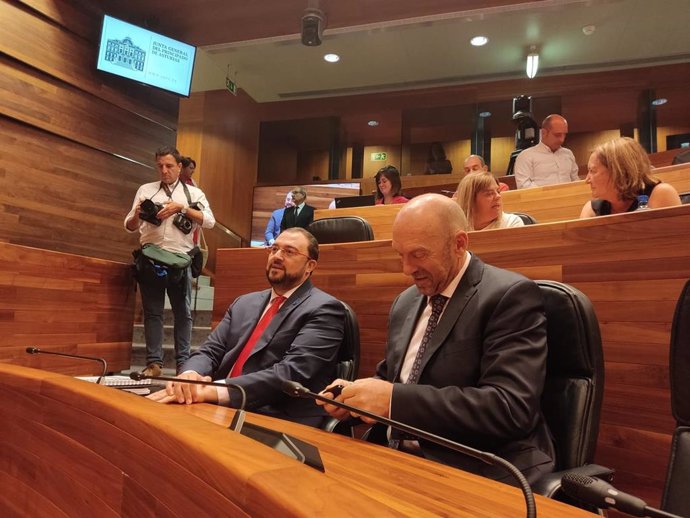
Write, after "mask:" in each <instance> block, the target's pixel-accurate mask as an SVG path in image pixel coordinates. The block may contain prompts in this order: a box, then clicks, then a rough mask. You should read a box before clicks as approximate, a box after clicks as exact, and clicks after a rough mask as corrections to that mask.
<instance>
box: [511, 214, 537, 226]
mask: <svg viewBox="0 0 690 518" xmlns="http://www.w3.org/2000/svg"><path fill="white" fill-rule="evenodd" d="M513 214H515V215H516V216H518V217H519V218H520V219H521V220H522V222H523V223H524V224H525V225H536V224H537V223H538V221H537V220H536V219H534V218H533V217H532V216H530V215H529V214H525V213H524V212H513Z"/></svg>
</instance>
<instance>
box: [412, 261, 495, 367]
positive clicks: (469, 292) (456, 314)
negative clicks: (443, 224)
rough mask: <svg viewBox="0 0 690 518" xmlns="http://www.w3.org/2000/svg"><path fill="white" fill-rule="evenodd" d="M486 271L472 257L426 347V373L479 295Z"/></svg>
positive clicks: (482, 264) (423, 359) (423, 360)
mask: <svg viewBox="0 0 690 518" xmlns="http://www.w3.org/2000/svg"><path fill="white" fill-rule="evenodd" d="M483 271H484V263H482V262H481V260H480V259H478V258H476V257H475V256H472V258H471V259H470V264H469V265H468V267H467V270H466V271H465V274H464V275H463V276H462V279H460V284H458V287H457V288H456V289H455V292H454V293H453V296H452V297H451V298H450V300H449V301H448V302H447V304H446V308H445V310H444V311H443V315H442V316H441V321H440V322H439V323H438V325H437V326H436V329H435V330H434V334H433V336H432V337H431V341H430V342H429V344H428V345H427V346H426V350H425V351H424V357H423V358H422V365H421V371H422V372H424V367H425V366H426V363H427V362H428V361H429V358H431V357H432V356H433V354H434V353H435V352H436V350H437V349H438V348H439V347H441V345H442V344H443V342H445V341H446V338H448V335H449V334H450V332H451V330H452V329H453V328H454V327H455V325H456V324H457V322H458V320H459V319H460V316H461V315H462V313H463V311H465V308H466V307H467V303H468V302H469V301H470V300H471V299H472V297H474V295H475V294H476V293H477V285H478V284H479V282H480V281H481V280H482V273H483Z"/></svg>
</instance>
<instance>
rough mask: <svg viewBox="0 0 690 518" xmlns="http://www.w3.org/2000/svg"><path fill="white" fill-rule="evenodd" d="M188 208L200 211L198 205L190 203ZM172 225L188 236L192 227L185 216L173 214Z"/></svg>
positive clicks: (190, 221)
mask: <svg viewBox="0 0 690 518" xmlns="http://www.w3.org/2000/svg"><path fill="white" fill-rule="evenodd" d="M189 208H190V209H195V210H200V209H199V204H198V203H192V204H191V205H190V206H189ZM173 225H175V226H176V227H177V228H178V229H179V230H180V232H182V233H183V234H189V233H190V232H191V231H192V227H193V226H194V224H193V223H192V220H191V219H189V218H188V217H187V215H186V214H182V213H177V214H175V217H174V218H173Z"/></svg>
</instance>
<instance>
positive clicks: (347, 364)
mask: <svg viewBox="0 0 690 518" xmlns="http://www.w3.org/2000/svg"><path fill="white" fill-rule="evenodd" d="M341 302H342V301H341ZM342 304H343V306H344V307H345V334H344V336H343V343H342V345H341V346H340V350H339V353H338V368H337V373H336V376H337V377H338V378H342V379H345V380H349V381H354V380H355V379H356V378H357V373H358V372H359V323H358V322H357V315H355V312H354V311H352V308H351V307H350V306H349V305H347V304H346V303H345V302H342Z"/></svg>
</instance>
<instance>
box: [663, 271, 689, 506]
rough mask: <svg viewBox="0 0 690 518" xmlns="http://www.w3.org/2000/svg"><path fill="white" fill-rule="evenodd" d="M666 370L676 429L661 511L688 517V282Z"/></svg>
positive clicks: (676, 316) (675, 318)
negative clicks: (668, 371)
mask: <svg viewBox="0 0 690 518" xmlns="http://www.w3.org/2000/svg"><path fill="white" fill-rule="evenodd" d="M669 370H670V379H671V408H672V409H673V417H675V419H676V422H677V424H678V426H677V428H676V431H675V432H674V434H673V442H672V444H671V459H670V461H669V466H668V473H667V474H666V484H665V485H664V494H663V497H662V499H661V508H662V509H663V510H664V511H666V512H670V513H674V514H679V515H682V516H690V491H689V490H688V480H689V479H690V383H688V379H690V281H688V282H687V283H686V284H685V287H684V288H683V291H681V293H680V297H679V298H678V303H677V304H676V312H675V313H674V315H673V325H672V327H671V347H670V353H669Z"/></svg>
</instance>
